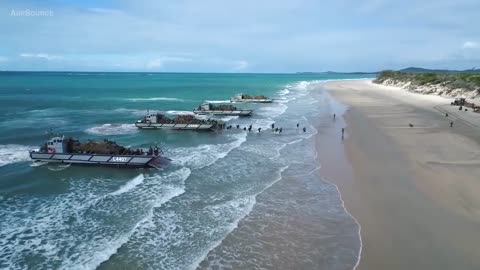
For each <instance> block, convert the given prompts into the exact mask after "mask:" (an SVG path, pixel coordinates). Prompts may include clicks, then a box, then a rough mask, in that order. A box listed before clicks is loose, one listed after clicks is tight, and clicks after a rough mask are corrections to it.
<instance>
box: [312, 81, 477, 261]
mask: <svg viewBox="0 0 480 270" xmlns="http://www.w3.org/2000/svg"><path fill="white" fill-rule="evenodd" d="M325 89H327V90H328V92H329V93H331V94H332V96H334V98H335V100H338V101H340V102H341V103H342V104H346V105H347V106H349V109H348V110H347V112H346V113H345V115H344V116H343V117H344V118H345V122H346V123H347V126H346V135H347V136H346V139H345V141H344V146H345V148H344V152H345V154H346V156H347V159H348V160H347V163H349V164H351V166H350V168H349V167H348V166H347V167H343V168H341V167H340V166H338V165H336V164H331V163H332V162H331V161H330V164H329V163H328V162H329V161H328V160H329V159H330V160H331V155H336V156H337V157H336V158H338V157H340V156H341V155H340V154H335V153H331V152H329V151H327V153H325V154H324V155H323V156H324V157H323V158H322V155H320V159H321V160H320V161H321V163H322V175H326V176H327V178H328V179H329V180H331V181H332V182H333V183H334V184H335V185H336V186H338V188H339V190H340V191H341V196H342V198H343V200H344V201H345V204H346V208H347V211H349V212H350V213H352V215H353V217H354V218H355V219H357V220H358V221H359V223H360V225H361V239H362V241H363V250H361V251H360V254H361V257H360V258H361V259H360V263H359V265H358V268H357V269H369V270H370V269H373V270H375V269H419V268H421V269H452V267H456V268H457V269H478V267H480V261H479V259H477V258H476V256H475V252H474V251H473V250H475V246H476V244H475V243H477V242H478V241H479V240H480V239H479V238H480V237H478V236H476V233H475V232H476V231H475V228H477V227H476V226H478V224H479V223H478V221H480V200H479V199H477V198H476V196H475V194H474V193H473V192H472V190H478V188H479V187H480V183H478V181H475V180H476V178H475V175H480V170H479V169H477V168H475V167H472V165H471V164H477V163H478V164H480V160H479V157H480V154H478V153H480V146H479V145H480V144H479V141H478V140H475V134H478V133H476V132H478V129H476V128H475V126H474V125H467V124H464V121H468V120H469V119H473V118H472V117H471V114H470V113H463V112H461V115H460V113H457V114H458V116H452V115H450V116H449V118H448V119H445V116H444V115H442V114H443V113H444V112H443V110H444V111H446V112H451V113H454V112H455V110H456V107H452V106H450V105H448V106H444V105H442V104H444V103H445V102H446V101H448V100H449V99H447V98H443V97H438V96H427V95H420V94H414V93H410V92H405V91H404V90H400V89H398V88H397V89H396V88H393V87H390V88H389V87H384V86H381V85H374V84H373V83H371V82H370V81H368V80H357V81H337V82H329V83H327V84H326V85H325ZM447 104H449V102H448V103H447ZM439 106H440V107H441V110H440V109H439ZM457 111H458V110H457ZM477 118H478V117H477ZM450 120H452V121H454V122H455V126H454V127H455V128H454V129H450V128H449V127H448V122H449V121H450ZM477 120H478V119H477ZM471 121H476V120H475V119H473V120H471ZM479 121H480V120H479ZM410 122H411V123H414V127H413V128H409V127H408V123H410ZM336 125H337V124H336ZM339 128H340V125H337V129H339ZM335 136H337V138H338V133H337V134H335ZM335 136H334V137H335ZM445 142H448V143H445ZM331 143H332V141H331V142H322V141H321V140H318V139H317V148H321V149H322V150H324V149H325V146H328V145H329V144H331ZM327 149H328V147H327ZM325 156H326V157H325ZM366 157H368V158H366ZM465 158H467V159H466V160H463V159H465ZM472 159H473V160H472ZM467 161H469V162H467ZM458 179H461V181H459V180H458ZM458 230H460V232H459V231H458Z"/></svg>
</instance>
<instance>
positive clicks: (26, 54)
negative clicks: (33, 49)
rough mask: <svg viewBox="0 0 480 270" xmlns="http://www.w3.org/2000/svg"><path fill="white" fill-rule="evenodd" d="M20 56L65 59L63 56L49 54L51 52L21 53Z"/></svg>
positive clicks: (48, 59) (50, 59) (49, 59)
mask: <svg viewBox="0 0 480 270" xmlns="http://www.w3.org/2000/svg"><path fill="white" fill-rule="evenodd" d="M20 57H22V58H32V59H43V60H47V61H52V60H62V59H64V58H63V57H62V56H57V55H49V54H46V53H21V54H20Z"/></svg>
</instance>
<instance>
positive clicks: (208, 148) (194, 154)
mask: <svg viewBox="0 0 480 270" xmlns="http://www.w3.org/2000/svg"><path fill="white" fill-rule="evenodd" d="M231 138H233V139H234V140H233V141H232V142H229V143H225V144H202V145H199V146H196V147H178V148H175V149H170V150H169V151H168V153H167V154H168V156H170V157H172V159H173V160H174V162H173V163H177V164H178V165H181V166H187V167H191V168H192V169H200V168H203V167H207V166H210V165H211V164H213V163H215V161H217V160H219V159H221V158H224V157H226V156H227V155H228V153H230V152H231V151H232V150H233V149H235V148H237V147H239V146H240V145H241V144H242V143H244V142H245V141H246V140H247V133H245V132H242V133H237V134H234V135H231Z"/></svg>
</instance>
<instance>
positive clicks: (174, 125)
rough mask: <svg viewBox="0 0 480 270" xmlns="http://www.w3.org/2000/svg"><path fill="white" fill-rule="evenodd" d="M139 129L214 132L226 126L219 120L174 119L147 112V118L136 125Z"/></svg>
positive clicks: (190, 117)
mask: <svg viewBox="0 0 480 270" xmlns="http://www.w3.org/2000/svg"><path fill="white" fill-rule="evenodd" d="M135 126H136V127H138V128H145V129H156V128H161V129H180V130H214V129H221V128H223V126H224V124H223V122H221V121H217V120H211V119H209V120H201V119H197V118H195V116H193V115H188V114H187V115H177V116H176V117H175V118H174V119H171V118H168V117H167V116H165V115H163V114H161V113H150V112H147V114H146V115H145V117H144V118H143V119H141V120H138V121H137V122H136V123H135Z"/></svg>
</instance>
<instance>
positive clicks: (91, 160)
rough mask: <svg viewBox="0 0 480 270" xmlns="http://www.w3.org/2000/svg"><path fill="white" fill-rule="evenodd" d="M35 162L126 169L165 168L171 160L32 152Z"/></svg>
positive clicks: (141, 156) (31, 156)
mask: <svg viewBox="0 0 480 270" xmlns="http://www.w3.org/2000/svg"><path fill="white" fill-rule="evenodd" d="M30 158H31V159H32V160H33V161H35V162H48V163H64V164H71V165H84V166H106V167H126V168H148V167H152V168H157V169H158V168H163V167H166V166H168V165H169V164H170V162H171V160H170V159H169V158H166V157H162V156H146V155H99V154H64V153H63V154H54V153H41V152H30Z"/></svg>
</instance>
